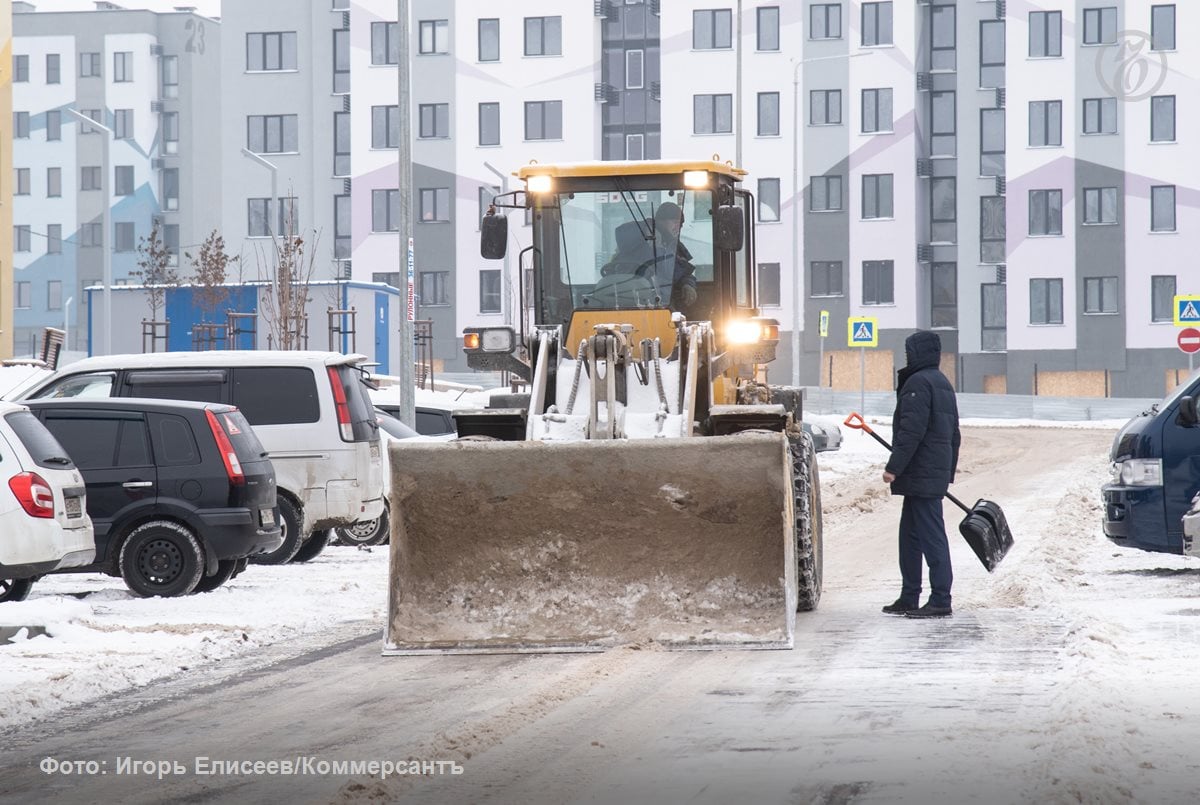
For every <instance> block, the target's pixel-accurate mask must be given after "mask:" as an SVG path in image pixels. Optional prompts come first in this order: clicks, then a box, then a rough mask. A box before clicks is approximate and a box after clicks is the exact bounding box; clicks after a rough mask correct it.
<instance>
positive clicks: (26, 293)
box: [13, 249, 33, 310]
mask: <svg viewBox="0 0 1200 805" xmlns="http://www.w3.org/2000/svg"><path fill="white" fill-rule="evenodd" d="M18 251H20V250H19V249H18ZM25 251H29V250H28V249H26V250H25ZM13 285H14V286H15V290H14V292H13V307H15V308H17V309H18V310H28V309H29V308H31V307H33V284H32V283H30V282H28V281H21V282H14V283H13Z"/></svg>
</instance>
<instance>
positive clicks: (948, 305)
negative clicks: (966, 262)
mask: <svg viewBox="0 0 1200 805" xmlns="http://www.w3.org/2000/svg"><path fill="white" fill-rule="evenodd" d="M929 326H930V327H957V326H958V265H957V264H956V263H934V264H933V265H932V266H930V271H929Z"/></svg>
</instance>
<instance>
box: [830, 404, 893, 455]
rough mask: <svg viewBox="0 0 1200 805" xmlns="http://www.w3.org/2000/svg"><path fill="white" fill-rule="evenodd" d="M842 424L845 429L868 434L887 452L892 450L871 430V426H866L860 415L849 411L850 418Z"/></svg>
mask: <svg viewBox="0 0 1200 805" xmlns="http://www.w3.org/2000/svg"><path fill="white" fill-rule="evenodd" d="M842 424H843V425H845V426H846V427H847V428H854V429H855V430H861V431H862V432H863V433H869V434H871V436H872V437H873V438H874V439H875V441H877V442H879V443H880V444H881V445H883V446H884V447H886V448H887V449H888V450H891V449H892V446H891V445H890V444H888V443H887V442H886V441H885V440H884V438H883V437H882V436H880V435H879V434H878V433H876V432H875V431H873V430H871V426H870V425H868V424H867V422H866V420H865V419H863V416H862V414H860V413H858V412H857V411H851V412H850V416H848V417H846V421H845V422H843V423H842Z"/></svg>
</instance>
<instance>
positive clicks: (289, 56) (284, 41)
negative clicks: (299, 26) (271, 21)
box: [246, 31, 296, 72]
mask: <svg viewBox="0 0 1200 805" xmlns="http://www.w3.org/2000/svg"><path fill="white" fill-rule="evenodd" d="M246 69H247V70H248V71H250V72H259V71H268V70H295V69H296V32H295V31H277V32H273V33H255V34H246Z"/></svg>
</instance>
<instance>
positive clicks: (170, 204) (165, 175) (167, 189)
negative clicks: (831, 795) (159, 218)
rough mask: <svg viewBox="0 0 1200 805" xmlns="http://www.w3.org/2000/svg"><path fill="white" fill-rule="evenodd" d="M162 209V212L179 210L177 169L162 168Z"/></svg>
mask: <svg viewBox="0 0 1200 805" xmlns="http://www.w3.org/2000/svg"><path fill="white" fill-rule="evenodd" d="M162 208H163V209H164V210H177V209H179V168H163V172H162Z"/></svg>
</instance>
